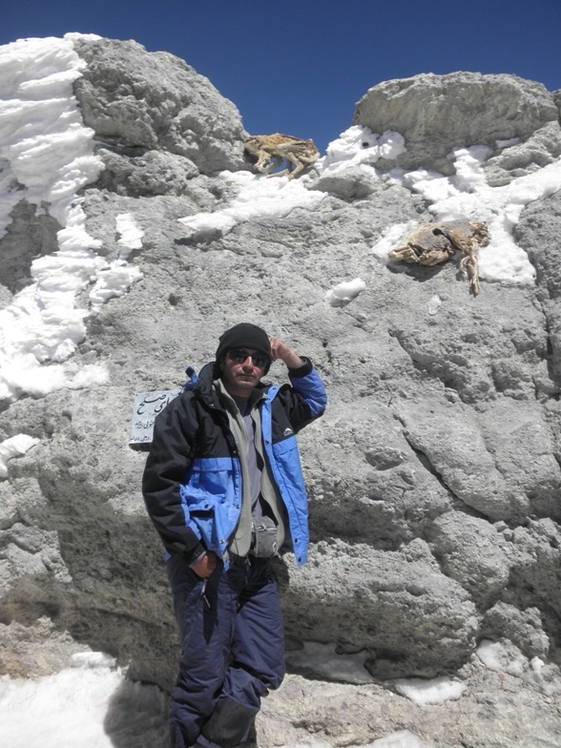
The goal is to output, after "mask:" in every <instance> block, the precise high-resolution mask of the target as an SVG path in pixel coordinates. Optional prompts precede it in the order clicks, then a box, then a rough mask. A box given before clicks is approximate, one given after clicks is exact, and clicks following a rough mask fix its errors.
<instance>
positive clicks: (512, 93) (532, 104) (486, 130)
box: [353, 72, 561, 184]
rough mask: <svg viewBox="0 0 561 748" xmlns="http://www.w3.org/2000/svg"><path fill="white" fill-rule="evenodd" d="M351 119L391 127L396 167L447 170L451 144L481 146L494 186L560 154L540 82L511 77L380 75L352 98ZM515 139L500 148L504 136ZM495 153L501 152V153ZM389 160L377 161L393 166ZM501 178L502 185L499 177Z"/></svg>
mask: <svg viewBox="0 0 561 748" xmlns="http://www.w3.org/2000/svg"><path fill="white" fill-rule="evenodd" d="M353 123H354V124H358V125H365V126H366V127H369V128H370V129H371V130H372V131H373V132H376V133H383V132H385V131H386V130H396V131H397V132H399V133H400V134H401V135H403V137H404V138H405V140H406V143H407V151H406V153H404V154H403V155H402V156H400V157H399V158H398V161H397V165H398V166H401V167H403V168H405V169H420V168H425V169H434V170H435V171H438V172H441V173H442V174H453V173H454V167H453V164H452V161H451V160H450V157H449V154H450V153H451V152H452V150H453V149H454V148H459V147H462V146H471V145H476V144H477V145H479V144H485V145H487V146H489V147H490V148H491V150H492V152H493V155H494V156H495V158H494V159H492V160H491V161H490V162H489V164H488V169H489V170H490V171H492V172H497V173H494V174H493V182H492V183H493V184H499V183H501V177H500V176H499V172H500V173H501V174H502V180H504V181H508V176H507V174H505V172H508V173H510V174H511V175H512V174H514V175H515V176H520V175H521V174H523V173H525V171H526V170H527V169H532V168H536V167H539V166H545V164H547V163H551V162H552V161H553V160H554V159H555V158H558V157H559V155H560V154H561V131H560V128H559V113H558V111H557V107H556V104H555V101H554V98H553V95H552V94H551V93H550V92H549V91H547V89H546V88H545V87H544V86H543V85H541V84H540V83H536V82H534V81H528V80H523V79H521V78H517V77H516V76H514V75H500V74H499V75H482V74H481V73H468V72H457V73H450V74H449V75H434V74H433V73H425V74H422V75H416V76H414V77H412V78H401V79H398V80H391V81H384V82H383V83H379V84H378V85H377V86H374V87H373V88H370V89H369V90H368V91H367V93H366V94H365V95H364V96H363V97H362V98H361V99H360V101H359V102H358V104H357V107H356V111H355V116H354V120H353ZM513 138H515V139H517V140H520V141H521V145H519V146H517V147H516V148H515V149H508V154H502V151H503V148H504V147H505V145H506V141H509V140H511V139H513ZM501 154H502V155H501ZM394 166H396V163H395V162H394V161H392V162H389V163H387V162H386V163H385V162H384V161H380V162H379V163H378V167H379V168H381V169H384V168H393V167H394ZM504 181H502V183H504Z"/></svg>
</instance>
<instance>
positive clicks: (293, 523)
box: [142, 359, 327, 564]
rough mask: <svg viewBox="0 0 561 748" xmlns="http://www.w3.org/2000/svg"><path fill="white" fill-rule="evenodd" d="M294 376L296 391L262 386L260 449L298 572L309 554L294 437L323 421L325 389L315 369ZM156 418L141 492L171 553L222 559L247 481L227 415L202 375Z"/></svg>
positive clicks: (207, 374) (209, 374)
mask: <svg viewBox="0 0 561 748" xmlns="http://www.w3.org/2000/svg"><path fill="white" fill-rule="evenodd" d="M303 360H304V362H305V363H304V365H303V366H301V367H300V368H299V369H291V370H289V377H290V381H291V384H290V385H288V384H286V385H283V386H281V387H279V386H277V385H266V384H263V383H260V384H258V385H257V387H258V388H259V389H261V390H262V392H263V395H264V396H263V398H262V399H261V400H260V408H261V429H262V434H263V448H264V453H265V454H266V455H267V459H268V461H269V464H270V467H271V471H272V474H273V478H274V480H275V482H276V484H277V487H278V489H279V493H280V496H281V498H282V500H283V502H284V505H285V507H286V510H287V514H288V521H289V527H290V534H291V539H292V546H293V550H294V553H295V556H296V561H297V563H298V564H303V563H305V561H306V558H307V550H308V541H309V533H308V502H307V496H306V489H305V487H304V479H303V476H302V468H301V465H300V458H299V455H298V447H297V444H296V434H297V433H298V431H300V429H302V428H303V427H304V426H306V425H307V424H308V423H310V422H311V421H313V420H314V419H315V418H318V417H319V416H321V415H322V413H323V411H324V410H325V406H326V403H327V396H326V393H325V388H324V386H323V383H322V381H321V379H320V377H319V374H318V373H317V371H316V370H315V369H314V368H313V366H312V364H311V362H310V361H308V360H307V359H303ZM188 371H189V373H190V375H191V381H190V382H189V383H188V384H187V385H186V387H185V388H184V390H183V392H182V393H181V394H180V395H179V396H178V397H177V398H175V399H174V400H172V401H171V402H170V403H169V404H168V405H167V406H166V408H165V409H164V410H163V411H162V412H161V413H160V414H159V415H158V416H157V418H156V421H155V424H154V436H153V441H152V446H151V449H150V453H149V455H148V459H147V462H146V468H145V471H144V477H143V481H142V489H143V493H144V501H145V503H146V508H147V510H148V513H149V515H150V517H151V519H152V521H153V523H154V525H155V527H156V529H157V530H158V532H159V534H160V537H161V538H162V541H163V543H164V545H165V547H166V549H167V551H168V552H169V553H172V554H179V555H181V556H183V557H184V558H185V559H186V560H187V561H188V562H189V563H191V562H192V561H193V560H195V559H196V558H197V557H198V556H199V555H200V554H201V553H202V552H203V551H205V550H208V551H213V552H214V553H216V554H217V555H218V556H219V557H220V558H225V555H224V553H225V551H226V549H227V547H228V542H229V540H230V538H231V537H232V536H233V534H234V532H235V529H236V526H237V523H238V520H239V517H240V512H241V503H242V485H241V481H242V473H241V466H240V459H239V455H238V449H237V446H236V442H235V439H234V436H233V434H232V432H231V430H230V427H229V422H228V415H227V413H226V411H225V410H224V408H223V407H222V405H221V404H220V401H219V399H218V396H217V394H216V392H215V391H214V388H213V386H212V382H213V378H214V376H213V374H214V371H215V365H214V363H209V364H207V365H206V366H204V367H203V369H202V370H201V372H200V376H199V378H197V376H196V375H195V373H194V372H193V370H192V369H190V370H188Z"/></svg>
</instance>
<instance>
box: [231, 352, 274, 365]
mask: <svg viewBox="0 0 561 748" xmlns="http://www.w3.org/2000/svg"><path fill="white" fill-rule="evenodd" d="M228 358H229V359H230V361H232V362H233V363H234V364H243V362H244V361H247V359H248V358H250V359H251V360H252V361H253V365H254V366H257V368H258V369H264V368H265V367H266V366H267V364H268V363H269V357H268V356H264V355H263V354H262V353H248V352H247V351H244V350H243V348H235V349H234V350H233V351H228Z"/></svg>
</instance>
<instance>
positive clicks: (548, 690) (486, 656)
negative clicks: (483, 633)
mask: <svg viewBox="0 0 561 748" xmlns="http://www.w3.org/2000/svg"><path fill="white" fill-rule="evenodd" d="M476 654H477V657H478V658H479V659H480V660H481V662H482V663H483V664H484V665H485V667H486V668H488V669H489V670H494V671H495V672H496V673H498V674H499V678H502V677H504V674H505V673H506V674H508V675H512V676H514V677H516V678H522V679H523V680H524V681H526V683H529V684H530V685H531V686H532V687H533V688H535V689H536V691H540V692H541V693H543V694H545V695H546V696H553V695H555V694H561V671H560V669H559V667H558V666H556V665H554V664H552V663H549V664H546V663H545V662H544V661H543V660H541V659H540V658H539V657H533V658H532V659H531V660H528V658H527V657H525V656H524V655H523V654H522V652H521V651H520V650H519V649H518V648H517V647H516V646H515V645H514V644H512V643H511V642H492V641H489V640H487V639H484V640H483V641H482V642H481V644H480V645H479V647H478V648H477V651H476Z"/></svg>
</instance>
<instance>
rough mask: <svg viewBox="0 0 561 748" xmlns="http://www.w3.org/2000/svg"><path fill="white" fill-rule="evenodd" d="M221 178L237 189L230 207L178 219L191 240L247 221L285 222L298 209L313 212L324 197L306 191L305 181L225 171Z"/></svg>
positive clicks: (224, 232)
mask: <svg viewBox="0 0 561 748" xmlns="http://www.w3.org/2000/svg"><path fill="white" fill-rule="evenodd" d="M220 176H221V177H222V178H223V179H225V180H226V181H228V182H230V183H231V184H232V185H235V186H236V187H237V188H238V194H237V196H236V197H235V198H234V199H233V200H232V201H231V202H230V203H229V205H228V207H226V208H221V209H220V210H216V211H215V212H214V213H206V212H205V213H197V214H195V215H194V216H187V217H186V218H179V219H178V220H179V222H180V223H182V224H183V225H184V226H185V227H186V228H187V229H190V231H189V234H190V235H191V236H195V235H200V234H206V233H210V232H214V231H220V232H221V233H222V234H227V233H228V232H229V231H231V230H232V229H233V228H234V226H237V224H239V223H242V222H244V221H252V220H256V219H263V218H283V217H284V216H287V215H288V214H289V213H290V212H291V211H292V210H295V209H296V208H303V209H306V208H307V209H310V210H311V209H313V208H314V207H315V206H316V205H317V204H318V203H320V202H321V201H322V200H323V199H324V198H325V197H326V195H325V193H323V192H317V191H315V190H307V189H306V188H305V181H306V180H305V179H304V180H302V179H292V180H291V179H289V178H288V177H287V176H285V177H275V176H273V177H267V176H264V175H261V174H251V173H250V172H248V171H237V172H230V171H223V172H221V173H220Z"/></svg>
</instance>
